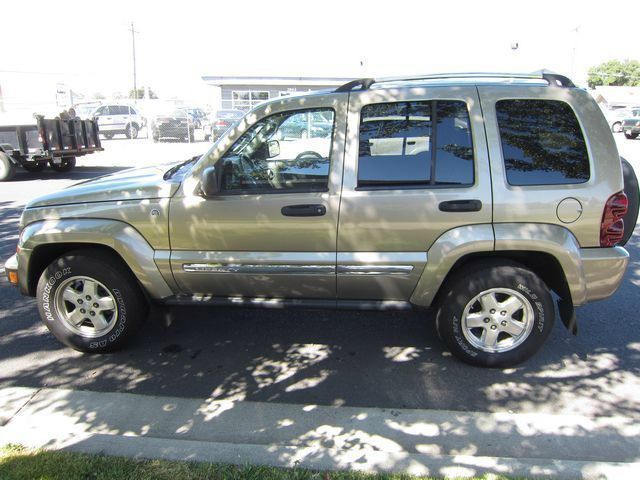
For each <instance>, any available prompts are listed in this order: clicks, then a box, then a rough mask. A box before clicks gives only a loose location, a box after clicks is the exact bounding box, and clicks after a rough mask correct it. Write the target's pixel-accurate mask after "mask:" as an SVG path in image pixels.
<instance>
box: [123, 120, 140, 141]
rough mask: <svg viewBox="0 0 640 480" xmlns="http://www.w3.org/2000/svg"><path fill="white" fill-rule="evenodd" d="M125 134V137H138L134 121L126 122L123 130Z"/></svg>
mask: <svg viewBox="0 0 640 480" xmlns="http://www.w3.org/2000/svg"><path fill="white" fill-rule="evenodd" d="M125 135H126V136H127V138H133V139H135V138H138V126H137V125H136V124H135V123H130V124H128V125H127V128H126V130H125Z"/></svg>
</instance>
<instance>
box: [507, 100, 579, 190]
mask: <svg viewBox="0 0 640 480" xmlns="http://www.w3.org/2000/svg"><path fill="white" fill-rule="evenodd" d="M496 114H497V117H498V127H499V129H500V139H501V141H502V155H503V157H504V165H505V170H506V174H507V181H508V182H509V184H511V185H560V184H569V183H583V182H586V181H587V180H589V156H588V154H587V147H586V145H585V141H584V137H583V135H582V130H581V129H580V125H579V124H578V119H577V118H576V116H575V114H574V113H573V110H572V109H571V107H570V106H569V105H568V104H567V103H565V102H561V101H557V100H501V101H499V102H497V103H496Z"/></svg>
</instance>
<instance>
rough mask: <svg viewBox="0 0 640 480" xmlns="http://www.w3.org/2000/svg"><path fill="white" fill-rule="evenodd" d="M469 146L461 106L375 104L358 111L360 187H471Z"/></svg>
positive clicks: (450, 103) (466, 121)
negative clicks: (359, 113)
mask: <svg viewBox="0 0 640 480" xmlns="http://www.w3.org/2000/svg"><path fill="white" fill-rule="evenodd" d="M473 178H474V177H473V144H472V141H471V128H470V125H469V114H468V112H467V106H466V104H465V103H464V102H461V101H450V100H439V101H435V100H434V101H416V102H398V103H378V104H372V105H366V106H364V107H363V108H362V113H361V118H360V145H359V152H358V186H359V187H380V188H394V187H395V188H402V187H404V186H418V187H425V188H426V187H430V186H465V185H471V184H473Z"/></svg>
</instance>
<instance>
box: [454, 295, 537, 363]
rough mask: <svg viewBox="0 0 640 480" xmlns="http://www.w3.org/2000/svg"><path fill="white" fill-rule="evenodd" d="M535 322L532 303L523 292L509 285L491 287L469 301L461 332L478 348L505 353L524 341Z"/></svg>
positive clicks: (484, 350)
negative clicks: (508, 286)
mask: <svg viewBox="0 0 640 480" xmlns="http://www.w3.org/2000/svg"><path fill="white" fill-rule="evenodd" d="M533 323H534V312H533V307H532V305H531V302H529V300H527V299H526V298H525V297H524V295H522V294H521V293H520V292H517V291H516V290H512V289H510V288H492V289H489V290H485V291H483V292H481V293H479V294H478V295H476V296H475V297H473V298H472V299H471V301H469V303H467V305H466V307H465V308H464V312H463V314H462V333H463V335H464V337H465V338H466V339H467V341H468V342H469V343H470V344H471V345H473V346H474V347H475V348H477V349H478V350H482V351H483V352H488V353H503V352H508V351H509V350H513V349H514V348H517V347H519V346H520V345H522V343H524V342H525V340H526V339H527V338H528V337H529V334H530V333H531V330H532V329H533Z"/></svg>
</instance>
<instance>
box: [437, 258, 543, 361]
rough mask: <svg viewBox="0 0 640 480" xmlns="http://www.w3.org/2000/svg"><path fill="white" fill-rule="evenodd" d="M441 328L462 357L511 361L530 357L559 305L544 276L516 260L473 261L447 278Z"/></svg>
mask: <svg viewBox="0 0 640 480" xmlns="http://www.w3.org/2000/svg"><path fill="white" fill-rule="evenodd" d="M445 289H446V290H445V291H444V295H443V296H442V297H441V299H440V302H439V305H440V307H439V310H438V313H437V317H436V324H437V329H438V334H439V335H440V337H441V338H442V339H443V340H444V342H445V343H446V344H447V346H448V347H449V349H450V350H451V352H452V353H453V354H454V355H456V356H457V357H458V358H460V359H461V360H463V361H464V362H467V363H470V364H472V365H478V366H484V367H510V366H513V365H517V364H519V363H521V362H523V361H525V360H526V359H528V358H529V357H531V356H532V355H533V354H534V353H535V352H537V351H538V349H539V348H540V347H541V346H542V344H543V343H544V341H545V340H546V338H547V336H548V335H549V333H550V332H551V329H552V328H553V323H554V316H555V310H554V306H553V299H552V297H551V294H550V292H549V290H548V288H547V287H546V285H545V284H544V282H543V281H542V280H541V279H540V278H539V277H538V276H537V275H536V274H535V273H533V272H532V271H530V270H528V269H526V268H524V267H522V266H520V265H518V264H515V263H504V262H497V261H487V262H479V263H474V264H472V265H470V266H468V267H466V268H464V269H463V270H462V271H460V272H457V273H456V274H454V277H453V278H452V279H451V280H450V281H448V282H447V285H446V286H445Z"/></svg>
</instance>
